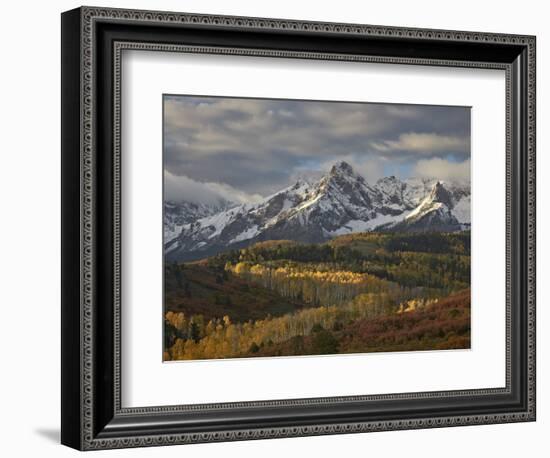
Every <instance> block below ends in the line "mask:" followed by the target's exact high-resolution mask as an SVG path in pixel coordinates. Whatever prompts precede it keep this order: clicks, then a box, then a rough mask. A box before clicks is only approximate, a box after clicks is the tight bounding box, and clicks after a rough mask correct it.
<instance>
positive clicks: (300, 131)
mask: <svg viewBox="0 0 550 458" xmlns="http://www.w3.org/2000/svg"><path fill="white" fill-rule="evenodd" d="M163 129H164V132H163V133H164V170H165V197H166V198H167V199H169V200H179V199H185V200H187V201H195V202H204V203H209V202H215V201H216V200H217V199H219V198H223V199H226V200H231V201H234V202H237V203H246V202H251V203H254V202H257V201H259V200H260V199H261V198H262V197H265V196H267V195H270V194H272V193H273V192H276V191H278V190H280V189H282V188H284V187H285V186H288V185H290V184H291V182H290V181H289V180H294V179H295V177H296V176H305V175H314V176H315V175H317V176H319V175H321V174H322V173H324V172H326V171H327V170H328V168H329V167H330V165H331V164H333V163H334V162H335V161H336V160H345V161H346V162H348V163H350V164H352V165H353V167H354V168H355V169H356V170H357V171H358V172H360V173H361V174H362V175H363V176H364V177H365V179H366V180H367V181H371V182H375V181H376V180H377V179H379V178H381V177H383V176H388V175H396V176H398V177H400V178H408V177H411V176H419V177H438V178H440V179H454V180H469V178H470V109H469V108H468V107H443V106H427V105H397V104H373V103H353V102H318V101H307V102H305V101H298V100H271V99H243V98H228V97H196V96H179V95H174V96H172V95H170V96H165V97H164V127H163Z"/></svg>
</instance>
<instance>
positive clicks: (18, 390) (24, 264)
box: [0, 0, 550, 458]
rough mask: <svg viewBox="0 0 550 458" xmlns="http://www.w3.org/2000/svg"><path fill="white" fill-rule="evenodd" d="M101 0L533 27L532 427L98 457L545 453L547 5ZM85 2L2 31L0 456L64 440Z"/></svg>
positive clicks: (13, 16)
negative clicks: (64, 299) (72, 37)
mask: <svg viewBox="0 0 550 458" xmlns="http://www.w3.org/2000/svg"><path fill="white" fill-rule="evenodd" d="M94 3H95V4H96V5H103V6H113V7H126V8H142V9H163V10H173V11H188V12H197V13H212V14H231V15H248V16H264V17H282V18H291V19H310V20H319V21H338V22H360V23H370V24H381V25H396V26H412V27H433V28H444V29H463V30H474V31H491V32H503V33H524V34H534V35H537V38H538V75H537V77H538V83H539V84H538V99H537V100H538V126H539V134H538V151H539V154H538V161H537V162H538V177H539V181H538V201H539V204H538V234H539V237H538V279H539V289H538V290H539V293H538V296H539V297H538V331H539V337H538V355H539V356H538V364H539V366H538V386H539V390H538V421H537V422H536V423H527V424H510V425H495V426H478V427H461V428H452V429H449V428H447V429H437V430H419V431H403V432H392V433H371V434H361V435H344V436H324V437H315V438H297V439H279V440H269V441H266V440H263V441H255V442H239V443H222V444H207V445H193V446H185V448H183V447H181V446H180V447H165V448H154V449H140V450H120V451H109V452H104V453H105V454H106V455H108V456H158V455H160V456H176V455H179V456H181V454H187V455H191V454H192V455H193V456H194V457H214V456H221V455H222V454H223V456H224V457H233V456H235V457H236V456H239V457H243V458H244V457H252V456H254V457H258V456H265V457H270V456H299V455H300V454H307V455H315V456H327V457H329V456H335V455H342V454H344V453H347V452H349V453H351V454H352V455H357V454H360V455H367V454H368V455H371V456H388V457H393V456H399V455H403V456H407V457H416V456H419V457H420V456H421V457H423V458H426V457H432V456H434V457H435V456H438V457H439V456H445V457H449V458H451V457H461V458H463V457H469V456H479V455H480V453H490V454H491V455H493V456H499V457H513V456H521V455H529V454H531V456H544V454H545V453H547V450H546V451H543V450H544V449H547V448H548V439H547V434H548V431H549V428H550V396H549V395H548V390H546V389H545V387H546V386H548V385H549V378H550V377H549V375H550V370H549V363H548V362H547V361H548V355H549V353H550V352H549V351H548V350H549V347H550V337H549V335H550V334H549V333H545V332H544V331H545V329H547V327H548V326H549V325H550V313H548V309H547V307H548V303H549V301H550V294H549V293H550V288H548V286H547V285H546V284H545V283H546V282H545V280H546V278H547V277H548V276H549V275H550V263H549V261H548V259H545V256H544V255H545V254H548V250H549V242H548V237H546V236H545V235H546V234H547V233H548V231H549V230H550V219H549V218H548V212H547V211H546V212H545V209H546V208H547V207H548V203H547V202H546V201H545V198H546V197H548V196H550V192H549V191H550V180H548V179H545V177H546V176H547V174H548V173H550V161H549V158H548V154H547V151H548V149H549V148H550V144H549V142H550V139H549V135H548V133H547V132H548V131H547V130H545V126H546V125H548V123H549V122H550V107H549V105H550V94H549V91H548V84H547V83H546V81H548V80H549V79H550V63H549V57H548V56H549V53H548V49H549V46H550V30H549V29H548V26H547V21H546V20H545V18H547V17H548V12H546V11H545V4H544V2H540V1H536V0H523V1H521V2H519V1H517V0H516V1H509V0H500V1H498V0H497V1H486V2H480V1H471V0H462V1H461V2H453V3H446V2H441V1H428V0H416V1H406V0H402V1H387V2H358V1H353V0H339V1H338V2H334V1H325V0H315V1H313V0H310V1H303V2H297V1H296V0H278V1H274V0H272V1H265V2H258V1H253V0H231V1H230V2H228V1H223V0H201V1H200V0H181V1H176V0H157V1H153V0H117V1H100V0H98V1H97V2H94ZM77 6H79V3H78V2H75V1H69V0H63V1H57V2H55V3H54V2H38V1H27V2H19V3H17V4H16V2H10V3H9V4H7V5H6V4H4V5H3V7H2V19H3V21H2V27H1V28H0V34H1V40H0V46H1V50H2V53H1V57H2V61H1V62H2V66H1V71H0V83H1V84H0V121H1V124H0V125H1V130H0V145H1V146H0V215H2V220H1V222H0V278H1V279H2V281H1V283H0V313H1V315H0V352H1V355H0V356H1V361H2V366H0V373H1V374H2V375H1V376H0V431H1V437H2V439H1V440H0V451H1V452H2V455H3V456H10V457H11V456H32V455H31V454H33V453H35V454H40V456H48V457H49V456H52V457H54V456H55V457H63V456H69V455H75V454H76V452H74V451H72V450H70V449H68V448H65V447H62V446H60V445H58V442H59V422H60V414H59V410H60V409H59V372H60V360H59V348H60V343H59V342H60V325H59V323H60V306H59V303H60V280H59V271H60V235H59V233H60V225H59V220H60V205H59V201H60V172H59V171H60V153H59V151H60V128H59V126H60V123H59V121H60V70H59V68H60V13H61V11H64V10H68V9H71V8H74V7H77Z"/></svg>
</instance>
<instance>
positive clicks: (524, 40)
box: [61, 7, 536, 450]
mask: <svg viewBox="0 0 550 458" xmlns="http://www.w3.org/2000/svg"><path fill="white" fill-rule="evenodd" d="M535 48H536V40H535V37H532V36H520V35H504V34H492V33H479V32H462V31H444V30H426V29H412V28H399V27H382V26H372V25H358V24H337V23H318V22H307V21H296V20H281V19H263V18H247V17H226V16H211V15H197V14H185V13H167V12H155V11H134V10H123V9H108V8H95V7H81V8H78V9H75V10H71V11H68V12H65V13H63V14H62V387H61V389H62V434H61V441H62V443H63V444H65V445H67V446H70V447H73V448H76V449H79V450H94V449H107V448H124V447H141V446H153V445H170V444H185V443H198V442H214V441H229V440H250V439H264V438H276V437H292V436H309V435H320V434H342V433H352V432H370V431H387V430H401V429H413V428H431V427H444V426H459V425H476V424H490V423H507V422H519V421H534V420H535V412H536V405H535V148H536V141H535V133H536V126H535V114H536V109H535V99H536V95H535V79H536V77H535V65H536V61H535ZM124 50H148V51H153V52H154V51H169V52H176V53H181V52H185V53H201V54H209V53H210V54H216V55H229V56H233V55H235V56H263V57H270V58H281V57H286V58H300V59H311V60H320V61H323V60H327V61H353V62H374V63H388V64H407V65H430V66H442V67H460V68H488V69H500V70H503V71H505V74H506V124H507V125H506V162H507V164H506V201H507V202H506V226H507V227H506V328H507V329H506V386H505V387H495V388H483V389H472V390H460V391H430V392H428V391H426V392H410V393H398V394H376V395H368V394H365V395H362V396H336V397H323V398H300V399H289V400H285V399H276V400H264V401H250V402H233V403H218V404H191V405H171V406H158V407H139V408H136V407H131V408H128V407H124V406H123V405H122V402H121V390H122V383H121V351H120V345H121V320H122V317H121V313H120V311H121V309H120V301H121V284H120V282H121V268H123V267H121V248H120V247H121V237H122V231H121V216H120V215H121V194H120V193H121V183H120V176H121V167H122V164H121V161H120V157H121V153H120V148H121V145H120V141H121V140H120V139H121V136H120V126H121V80H122V76H121V53H122V52H123V51H124Z"/></svg>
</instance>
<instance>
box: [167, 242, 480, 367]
mask: <svg viewBox="0 0 550 458" xmlns="http://www.w3.org/2000/svg"><path fill="white" fill-rule="evenodd" d="M430 242H433V243H430ZM469 276H470V256H469V234H468V233H461V234H421V235H411V234H405V235H404V234H372V233H369V234H353V235H351V236H344V237H339V238H336V239H334V240H332V241H330V242H328V243H325V244H318V245H304V244H298V243H295V242H290V241H269V242H263V243H261V244H257V245H255V246H253V247H250V248H247V249H243V250H237V251H231V252H227V253H223V254H221V255H217V256H215V257H213V258H209V259H207V260H204V261H200V262H195V263H189V264H181V265H175V264H174V265H167V266H166V269H165V293H166V294H165V297H166V304H165V306H166V312H165V332H164V337H165V353H164V358H165V359H170V360H186V359H215V358H238V357H249V356H283V355H287V356H288V355H315V354H331V353H363V352H379V351H405V350H429V349H457V348H469V345H470V290H469Z"/></svg>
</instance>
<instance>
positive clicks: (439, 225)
mask: <svg viewBox="0 0 550 458" xmlns="http://www.w3.org/2000/svg"><path fill="white" fill-rule="evenodd" d="M469 198H470V191H469V185H467V184H457V183H446V182H442V181H438V180H426V179H411V180H404V181H401V180H399V179H398V178H396V177H393V176H392V177H386V178H382V179H381V180H379V181H378V182H377V183H376V184H375V185H370V184H368V183H367V182H366V181H365V179H364V178H363V177H362V176H361V175H359V174H357V173H356V172H355V171H354V170H353V168H352V167H351V166H350V165H349V164H348V163H346V162H343V161H342V162H339V163H337V164H335V165H334V166H333V167H332V169H331V170H330V172H329V173H327V174H326V175H324V176H323V177H322V178H321V179H319V180H317V181H315V180H311V179H299V180H298V181H297V182H296V183H295V184H294V185H293V186H290V187H288V188H286V189H283V190H281V191H279V192H278V193H275V194H273V195H271V196H269V197H266V198H265V199H264V200H263V201H262V202H260V203H257V204H243V205H238V206H234V207H232V208H226V209H223V210H222V211H217V212H214V213H209V214H205V215H204V216H202V215H200V214H199V213H200V211H202V210H203V209H201V210H200V211H196V213H197V216H198V217H193V216H190V218H189V219H188V220H187V221H184V220H183V216H181V218H180V219H178V222H179V223H178V224H177V225H176V227H177V229H176V231H174V230H171V232H170V234H174V233H175V232H177V233H178V235H175V236H173V237H165V253H166V257H167V258H168V259H170V260H192V259H198V258H202V257H205V256H210V255H213V254H215V253H218V252H220V251H223V250H226V249H228V248H242V247H244V246H248V245H250V244H252V243H255V242H257V241H263V240H280V239H290V240H295V241H302V242H309V243H312V242H322V241H325V240H328V239H330V238H332V237H335V236H337V235H343V234H349V233H353V232H363V231H372V230H389V231H397V230H399V231H409V230H410V231H428V230H434V231H455V230H461V229H464V228H466V227H467V226H468V225H469V222H470V221H469V214H470V211H469V207H470V205H469ZM165 232H166V229H165Z"/></svg>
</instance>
